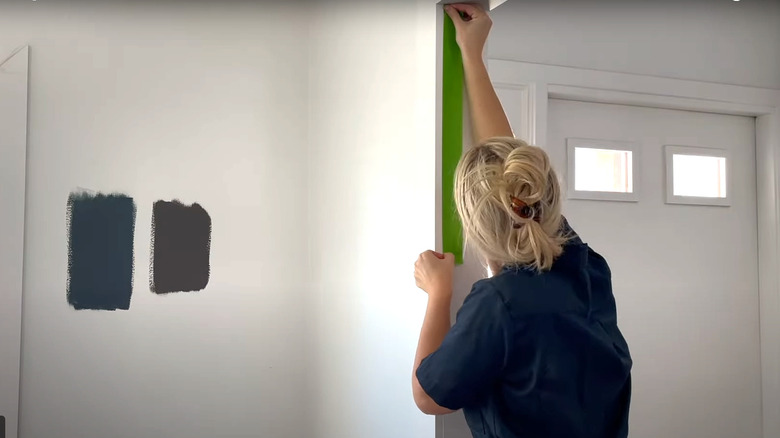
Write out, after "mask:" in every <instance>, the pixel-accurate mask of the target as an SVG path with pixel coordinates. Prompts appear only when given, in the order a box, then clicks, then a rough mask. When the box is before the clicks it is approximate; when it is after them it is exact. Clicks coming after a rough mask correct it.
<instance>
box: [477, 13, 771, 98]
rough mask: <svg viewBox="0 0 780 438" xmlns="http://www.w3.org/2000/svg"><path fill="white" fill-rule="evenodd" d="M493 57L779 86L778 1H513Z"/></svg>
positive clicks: (499, 26) (499, 18)
mask: <svg viewBox="0 0 780 438" xmlns="http://www.w3.org/2000/svg"><path fill="white" fill-rule="evenodd" d="M493 21H494V27H493V32H492V35H491V38H490V43H489V48H488V52H489V53H488V54H489V56H490V57H491V58H501V59H510V60H517V61H526V62H536V63H542V64H552V65H565V66H572V67H581V68H592V69H598V70H608V71H617V72H624V73H637V74H646V75H657V76H665V77H671V78H679V79H695V80H701V81H710V82H721V83H727V84H737V85H749V86H756V87H765V88H778V89H780V49H779V48H780V1H778V0H744V1H740V2H735V1H732V0H684V1H673V0H659V1H647V0H546V1H532V0H512V1H509V2H507V3H505V4H504V5H502V6H500V7H499V8H498V9H496V11H495V12H494V13H493Z"/></svg>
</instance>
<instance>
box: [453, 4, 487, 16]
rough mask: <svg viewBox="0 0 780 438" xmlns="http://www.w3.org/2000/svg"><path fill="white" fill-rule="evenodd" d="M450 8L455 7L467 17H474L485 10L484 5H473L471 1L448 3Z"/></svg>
mask: <svg viewBox="0 0 780 438" xmlns="http://www.w3.org/2000/svg"><path fill="white" fill-rule="evenodd" d="M448 8H451V9H454V10H455V11H456V12H461V13H463V14H464V15H465V16H466V17H468V19H474V18H476V17H478V16H479V15H480V14H481V13H483V12H484V11H483V10H482V7H480V6H479V5H473V4H469V3H455V4H451V5H448ZM450 16H451V15H450ZM453 18H454V17H453Z"/></svg>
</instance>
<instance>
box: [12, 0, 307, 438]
mask: <svg viewBox="0 0 780 438" xmlns="http://www.w3.org/2000/svg"><path fill="white" fill-rule="evenodd" d="M286 4H287V5H289V4H290V2H286ZM0 42H1V43H2V45H3V46H4V47H2V49H3V50H0V53H5V52H7V50H6V49H7V48H10V47H13V46H17V45H22V44H29V45H30V46H31V76H30V105H29V109H30V119H29V123H30V130H29V155H28V180H27V181H28V187H27V188H28V192H27V193H28V195H27V213H28V214H27V220H26V224H27V232H26V242H25V243H26V253H25V260H24V262H25V275H24V311H23V335H22V336H23V347H22V349H23V353H22V355H23V359H22V383H21V385H22V390H21V392H22V393H21V431H20V432H21V437H22V438H46V437H60V438H104V437H113V438H121V437H170V438H177V437H181V438H184V437H187V438H189V437H205V436H212V437H257V436H278V437H282V436H284V437H296V436H311V429H310V427H311V425H312V423H311V421H309V418H308V417H307V416H306V415H303V414H302V412H307V411H309V410H310V405H309V403H310V398H309V397H307V395H306V390H307V388H308V387H309V383H310V382H309V381H308V380H307V376H309V375H310V374H311V372H312V368H313V366H312V364H311V357H312V355H311V354H309V352H308V351H307V350H306V349H305V347H306V346H305V345H304V342H303V340H304V339H306V337H307V336H308V332H307V331H306V330H307V327H306V320H307V314H306V311H305V303H306V302H307V300H308V299H309V297H308V296H307V295H306V292H307V291H306V286H307V282H306V271H307V258H306V256H305V254H306V251H307V236H306V231H307V230H306V227H307V216H306V212H307V205H306V199H307V191H306V187H307V178H306V165H307V155H308V153H307V144H306V132H307V127H306V114H307V89H306V88H307V53H306V52H307V45H308V44H307V43H308V41H307V40H306V19H305V16H304V15H303V14H302V13H301V12H300V11H296V10H295V9H294V8H293V7H292V6H290V7H287V6H284V7H280V6H273V5H271V4H268V3H267V2H262V3H260V2H258V3H257V4H255V5H253V4H252V3H251V2H231V3H228V2H211V3H210V4H208V3H205V2H188V3H186V4H185V3H182V2H164V3H161V2H130V1H121V2H117V1H107V2H87V1H83V2H74V1H68V2H50V1H37V2H29V1H26V2H14V3H13V4H11V3H10V2H4V3H3V5H2V7H0ZM6 45H7V46H8V47H5V46H6ZM77 187H84V188H87V189H93V190H104V191H113V190H117V191H123V192H126V193H127V194H129V195H131V196H133V197H134V198H135V200H136V203H137V207H138V214H137V226H136V240H135V266H136V269H135V277H134V283H135V291H134V295H133V300H132V304H131V308H130V310H129V311H127V312H122V311H119V312H91V311H78V312H77V311H74V310H73V309H71V308H69V306H68V304H67V302H66V298H65V287H66V263H67V254H66V246H67V241H66V225H65V204H66V200H67V196H68V192H69V191H70V190H72V189H76V188H77ZM173 197H178V198H180V199H181V200H182V201H184V202H192V201H198V202H200V203H202V205H203V206H204V207H205V208H206V209H207V210H208V211H209V212H210V214H211V216H212V221H213V235H212V238H213V239H212V252H211V255H212V261H211V268H212V277H211V281H210V284H209V286H208V288H207V289H206V290H205V291H204V292H200V293H192V294H179V295H175V296H155V295H153V294H152V293H150V292H149V290H148V286H147V285H148V268H147V267H148V265H149V236H150V221H151V207H152V202H154V201H155V200H157V199H170V198H173Z"/></svg>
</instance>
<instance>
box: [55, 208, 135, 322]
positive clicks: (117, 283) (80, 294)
mask: <svg viewBox="0 0 780 438" xmlns="http://www.w3.org/2000/svg"><path fill="white" fill-rule="evenodd" d="M135 212H136V209H135V203H134V202H133V199H132V198H130V197H128V196H125V195H120V194H111V195H104V194H95V195H93V194H86V193H71V194H70V196H69V197H68V209H67V223H68V285H67V298H68V304H70V305H71V306H72V307H73V308H74V309H77V310H84V309H90V310H118V309H121V310H127V309H129V308H130V296H131V295H132V293H133V233H134V232H135Z"/></svg>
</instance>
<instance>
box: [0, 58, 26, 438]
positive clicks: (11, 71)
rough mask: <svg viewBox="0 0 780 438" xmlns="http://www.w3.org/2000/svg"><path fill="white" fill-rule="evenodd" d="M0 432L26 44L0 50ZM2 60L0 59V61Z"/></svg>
mask: <svg viewBox="0 0 780 438" xmlns="http://www.w3.org/2000/svg"><path fill="white" fill-rule="evenodd" d="M0 56H2V58H0V416H1V417H4V418H0V437H3V438H16V437H17V428H18V426H17V424H18V418H19V359H20V353H21V350H20V347H21V330H22V259H23V255H24V196H25V163H26V151H27V59H28V58H27V49H26V48H25V49H22V50H21V51H18V52H16V53H15V54H14V55H13V56H12V57H10V58H8V59H6V58H5V57H6V56H7V54H6V53H3V52H2V51H0ZM3 61H5V62H3Z"/></svg>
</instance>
